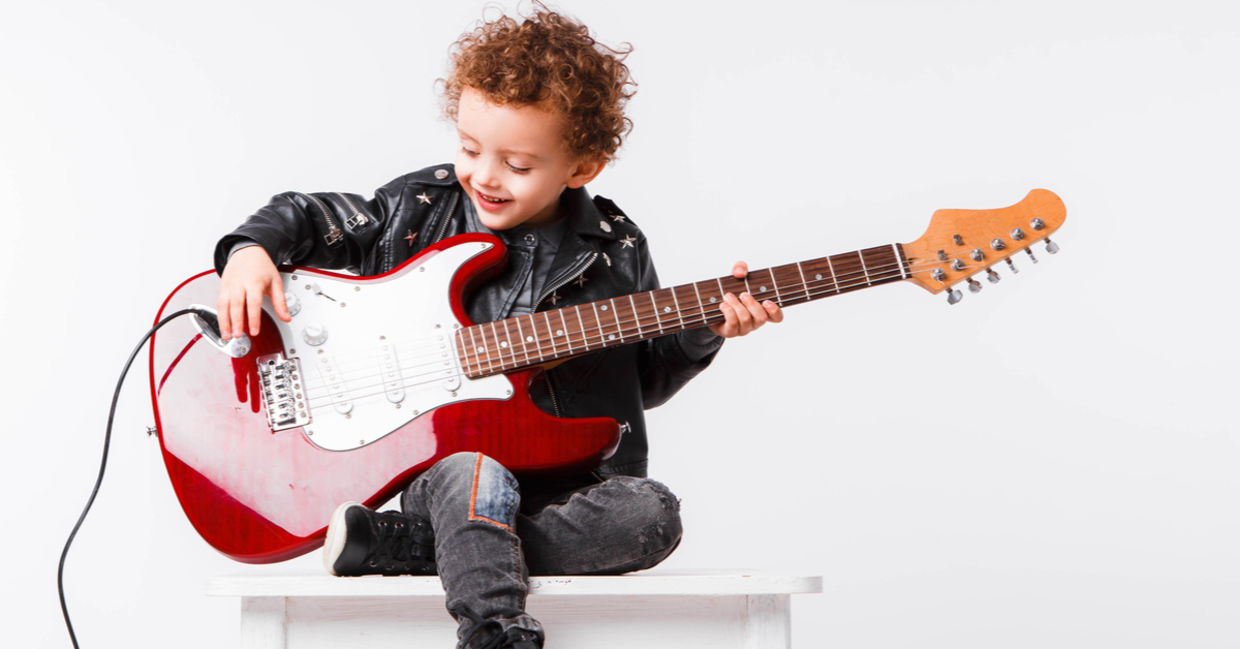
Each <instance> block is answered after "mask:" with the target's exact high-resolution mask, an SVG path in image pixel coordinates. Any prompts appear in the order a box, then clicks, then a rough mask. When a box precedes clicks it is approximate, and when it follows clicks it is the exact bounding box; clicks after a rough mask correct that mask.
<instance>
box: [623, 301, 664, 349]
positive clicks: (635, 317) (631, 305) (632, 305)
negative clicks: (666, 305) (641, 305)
mask: <svg viewBox="0 0 1240 649" xmlns="http://www.w3.org/2000/svg"><path fill="white" fill-rule="evenodd" d="M629 308H631V309H633V323H634V324H636V325H637V339H638V340H641V338H642V319H641V318H640V317H638V315H637V302H635V301H634V300H633V296H632V294H630V295H629ZM655 315H656V316H658V314H657V313H656V314H655Z"/></svg>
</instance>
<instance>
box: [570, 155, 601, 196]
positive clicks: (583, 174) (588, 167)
mask: <svg viewBox="0 0 1240 649" xmlns="http://www.w3.org/2000/svg"><path fill="white" fill-rule="evenodd" d="M606 166H607V161H606V160H580V161H578V162H577V165H576V167H574V168H573V174H572V175H571V176H569V177H568V182H566V183H564V184H565V185H568V186H569V187H571V188H573V189H577V188H578V187H581V186H583V185H585V184H586V183H588V182H590V181H591V180H594V179H595V177H597V176H598V175H599V174H600V173H602V171H603V167H606Z"/></svg>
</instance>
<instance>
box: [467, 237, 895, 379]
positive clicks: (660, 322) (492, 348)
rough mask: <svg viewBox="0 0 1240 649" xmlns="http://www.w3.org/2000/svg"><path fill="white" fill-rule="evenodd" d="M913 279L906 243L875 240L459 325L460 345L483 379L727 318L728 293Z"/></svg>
mask: <svg viewBox="0 0 1240 649" xmlns="http://www.w3.org/2000/svg"><path fill="white" fill-rule="evenodd" d="M907 277H908V262H907V260H906V259H905V256H904V250H903V247H902V246H900V244H890V245H886V246H877V247H874V248H866V249H865V250H857V251H853V252H847V253H843V254H839V255H832V256H830V257H820V258H817V259H809V260H806V261H801V262H797V263H793V264H785V265H783V266H775V267H772V268H764V269H761V270H753V271H750V272H749V275H748V276H746V277H745V278H744V279H738V278H736V277H732V276H727V277H717V278H715V279H708V280H704V281H701V282H694V283H692V284H682V285H680V286H673V287H670V288H660V289H655V290H653V291H646V292H644V293H634V294H632V295H623V296H620V297H614V298H608V299H606V300H599V301H597V302H588V303H586V304H578V305H575V306H569V307H563V308H559V309H551V310H548V311H539V312H537V313H531V314H529V315H522V316H516V317H512V318H507V319H504V320H497V321H495V322H486V323H482V324H477V325H473V326H470V327H465V328H462V329H460V330H458V331H457V333H456V348H457V354H458V356H459V357H460V361H461V367H462V368H463V369H464V370H465V374H466V375H467V376H469V377H471V378H481V377H484V376H490V375H492V374H500V373H504V372H510V371H513V370H517V369H521V368H525V367H531V366H534V365H540V364H542V363H547V362H550V361H555V360H560V359H565V358H569V357H572V356H577V355H580V354H586V353H589V352H593V351H598V350H601V349H606V348H608V347H614V346H617V345H625V344H628V343H632V342H637V341H639V340H645V339H647V338H654V337H657V336H663V335H667V334H671V333H676V332H678V331H684V330H687V329H696V328H699V327H707V326H710V325H713V324H716V323H719V322H722V321H723V314H721V313H720V312H719V305H720V303H722V302H723V296H724V294H726V293H732V294H734V295H740V294H741V293H742V292H747V293H749V294H750V295H752V296H753V297H754V298H755V299H757V300H758V301H759V302H761V301H763V300H771V301H773V302H775V303H776V304H778V305H779V306H781V307H788V306H792V305H794V304H802V303H805V302H809V301H811V300H817V299H819V298H824V297H831V296H832V295H839V294H840V293H847V292H849V291H855V290H858V289H863V288H868V287H871V286H878V285H880V284H888V283H890V282H894V281H898V280H902V279H905V278H907Z"/></svg>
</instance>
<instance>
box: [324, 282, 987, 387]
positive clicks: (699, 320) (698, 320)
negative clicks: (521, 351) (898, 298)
mask: <svg viewBox="0 0 1240 649" xmlns="http://www.w3.org/2000/svg"><path fill="white" fill-rule="evenodd" d="M925 265H926V266H928V267H929V266H937V265H939V264H938V263H937V261H936V262H935V263H929V264H925ZM891 266H892V264H887V265H886V267H891ZM966 268H969V266H967V267H966ZM923 272H929V271H928V270H911V271H910V272H909V273H908V275H909V276H911V275H914V274H919V273H923ZM856 274H857V273H850V275H856ZM842 276H843V275H842ZM875 277H876V278H877V279H879V280H885V279H891V278H893V277H896V276H895V275H886V276H880V275H877V274H876V275H875ZM901 277H903V274H902V275H901ZM872 281H873V280H871V281H867V282H854V283H851V284H847V285H836V284H835V282H832V284H833V286H831V287H829V288H825V289H824V290H819V291H809V292H807V296H806V297H807V298H809V299H812V298H813V297H821V296H823V295H830V294H833V293H837V292H843V291H846V290H851V289H854V288H858V287H860V286H863V285H870V284H872ZM821 282H822V283H826V280H821ZM791 299H792V300H795V299H796V298H791ZM689 311H693V312H695V313H694V315H693V319H691V320H688V321H687V323H688V324H689V325H698V324H703V323H706V322H709V321H710V320H713V319H718V318H719V317H721V315H720V314H719V313H718V311H715V312H714V313H713V314H710V315H707V316H703V315H702V314H701V313H700V308H685V309H680V312H689ZM682 321H684V320H683V318H682ZM686 328H692V327H691V326H690V327H686ZM585 340H586V338H582V339H580V341H581V344H580V346H582V347H584V348H585V349H583V350H582V351H583V352H586V351H596V350H589V349H588V345H586V344H585V342H584V341H585ZM571 341H572V339H571V338H570V342H571ZM512 363H513V365H514V368H513V369H515V367H516V366H517V365H521V364H522V363H521V361H512ZM507 364H508V363H502V364H501V370H500V373H502V372H503V371H506V370H505V369H504V368H503V367H502V365H507ZM467 365H468V363H467ZM493 366H494V363H492V367H493ZM454 370H455V367H449V369H448V370H447V371H446V373H445V370H436V371H435V372H432V373H429V374H428V373H423V374H420V375H419V374H415V375H411V376H407V377H406V376H402V377H401V379H402V380H411V379H412V380H414V381H413V382H412V383H402V384H401V385H400V389H405V388H413V387H417V386H420V385H427V384H431V383H438V382H441V381H442V380H444V379H445V378H449V377H456V376H458V375H457V374H456V372H455V371H454ZM431 375H434V376H435V377H436V378H434V379H432V380H416V379H420V378H421V377H425V376H431ZM375 376H379V375H369V376H367V377H362V378H363V379H365V378H371V377H375ZM466 378H467V379H468V376H466ZM355 380H356V379H355ZM379 385H381V384H368V385H364V386H351V387H350V390H349V393H348V394H347V397H348V398H347V399H345V400H354V399H363V398H368V397H372V396H378V395H381V394H385V393H386V392H387V390H386V389H385V390H380V391H376V392H368V393H364V394H358V391H359V390H369V389H372V388H374V387H378V386H379ZM314 387H317V388H328V390H327V391H328V392H329V393H330V389H329V388H330V386H325V385H320V386H314ZM312 389H314V388H312V387H310V386H307V391H309V390H312ZM332 397H333V395H332V394H316V395H315V396H314V397H310V396H309V395H307V401H308V402H310V405H311V406H313V407H323V406H324V405H333V406H334V405H336V404H337V403H339V401H338V400H337V399H333V398H332ZM324 399H329V400H330V401H328V403H327V404H324V403H323V400H324ZM316 402H317V403H316Z"/></svg>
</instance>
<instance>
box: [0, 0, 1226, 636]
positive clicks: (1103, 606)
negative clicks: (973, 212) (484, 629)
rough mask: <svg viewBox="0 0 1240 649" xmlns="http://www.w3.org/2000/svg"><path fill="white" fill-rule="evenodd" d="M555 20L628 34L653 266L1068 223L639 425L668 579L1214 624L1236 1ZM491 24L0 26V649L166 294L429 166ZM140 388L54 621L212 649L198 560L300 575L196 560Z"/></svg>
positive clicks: (1221, 601)
mask: <svg viewBox="0 0 1240 649" xmlns="http://www.w3.org/2000/svg"><path fill="white" fill-rule="evenodd" d="M560 7H561V8H562V9H564V10H565V11H567V12H569V13H572V14H575V15H576V16H578V17H579V18H581V19H582V20H584V21H585V22H586V23H587V24H589V25H590V26H591V27H592V28H593V29H594V30H595V31H596V32H597V33H598V34H599V35H600V36H601V37H602V39H603V40H605V41H609V42H613V43H614V42H618V41H624V40H627V41H630V42H632V43H633V45H634V46H635V47H636V50H635V52H634V54H633V55H632V57H631V58H630V64H631V66H632V69H633V71H634V75H635V76H636V78H637V80H638V82H639V83H640V90H639V93H638V95H637V97H636V99H635V100H634V101H633V103H632V110H631V115H632V117H633V119H634V121H635V122H636V125H637V128H636V131H635V132H634V133H633V135H632V137H631V139H630V140H629V142H628V144H627V146H626V147H625V148H624V149H623V150H622V152H621V157H620V159H619V161H618V162H617V163H616V164H615V165H614V166H612V167H611V168H609V169H608V170H607V171H605V172H604V174H603V175H602V176H601V177H600V178H599V179H598V180H597V181H596V182H595V183H594V184H593V185H592V189H593V191H595V192H597V193H602V194H604V195H606V196H609V197H612V198H614V199H615V200H616V201H617V202H618V203H619V204H620V205H621V206H622V207H624V209H625V210H626V211H627V212H628V213H629V214H631V215H632V216H633V217H634V219H635V220H636V221H637V222H638V223H639V224H640V225H641V227H642V228H643V229H644V230H645V232H646V233H647V234H648V235H649V237H650V239H651V241H652V242H653V244H652V245H653V253H654V255H655V258H656V260H657V261H658V263H659V269H660V273H661V276H662V279H663V280H664V282H665V283H681V282H687V281H692V280H697V279H702V278H705V277H711V276H715V275H720V274H724V273H726V272H727V270H728V268H729V267H730V265H731V263H732V261H734V260H735V259H738V258H744V259H747V260H749V261H750V262H751V264H752V265H754V266H755V267H764V266H768V265H773V264H778V263H785V262H789V261H793V260H796V259H804V258H809V257H817V256H821V255H824V254H828V253H834V252H842V251H846V250H853V249H856V248H859V247H864V246H869V245H877V244H884V243H890V242H893V241H911V240H913V239H915V238H917V237H918V236H920V234H921V232H922V230H923V228H924V227H925V225H926V223H927V222H928V220H929V217H930V214H931V213H932V212H933V211H934V210H935V209H938V208H993V207H1001V206H1006V205H1009V204H1011V203H1013V202H1015V201H1017V200H1019V199H1020V198H1021V197H1022V196H1024V194H1025V193H1026V192H1027V191H1028V190H1029V189H1032V188H1034V187H1046V188H1049V189H1052V190H1054V191H1056V192H1057V193H1059V194H1060V195H1061V196H1062V197H1063V199H1064V201H1065V202H1066V203H1067V206H1068V221H1067V224H1066V225H1065V226H1064V228H1063V229H1062V231H1061V232H1060V234H1059V236H1058V237H1056V239H1057V241H1058V242H1059V243H1060V244H1061V245H1062V247H1063V251H1062V252H1061V253H1060V254H1059V255H1058V256H1056V257H1049V256H1048V255H1046V254H1044V253H1043V254H1041V257H1042V263H1040V264H1038V265H1037V266H1036V267H1033V266H1031V265H1030V264H1028V263H1022V262H1020V261H1018V263H1020V264H1021V267H1022V270H1023V272H1022V273H1021V274H1019V275H1017V276H1011V275H1010V273H1006V272H1003V274H1004V276H1005V279H1004V281H1003V282H1002V283H1000V284H999V285H997V286H993V287H992V286H989V285H987V288H986V289H985V290H984V291H983V292H982V293H981V294H980V295H977V296H973V295H969V294H967V293H966V297H965V300H964V302H963V303H962V304H959V305H956V306H954V307H949V306H948V305H947V304H946V303H945V302H944V301H943V299H942V297H941V296H930V295H929V294H928V293H925V292H924V291H921V290H918V289H916V288H915V287H913V286H911V285H907V284H901V285H899V286H892V287H883V288H880V289H877V290H874V291H866V292H863V293H860V294H851V295H849V296H844V297H841V298H837V299H833V300H826V301H822V302H815V303H814V304H812V305H807V306H801V307H797V308H795V309H792V310H790V311H789V312H788V318H787V321H786V322H785V323H784V324H782V325H780V326H777V327H776V326H772V327H771V328H770V330H769V331H763V332H760V333H759V334H756V335H754V336H753V337H750V338H747V339H742V340H738V341H733V342H729V343H728V345H727V346H726V348H725V350H724V351H723V353H722V354H721V355H720V357H719V358H718V360H717V362H716V364H715V366H714V367H712V369H711V370H710V371H709V372H707V373H706V374H704V375H703V376H702V377H700V378H699V379H698V380H696V381H695V382H694V383H693V384H691V385H690V386H689V387H688V388H686V389H685V390H684V392H683V393H682V394H681V395H679V396H678V397H677V398H676V399H674V400H673V401H672V402H671V403H670V404H669V405H667V406H664V407H662V408H660V409H658V410H655V411H652V412H651V413H649V415H650V428H651V442H652V447H653V448H652V464H651V472H652V475H653V476H654V477H657V478H659V479H661V480H663V481H665V482H667V483H668V484H669V485H670V486H672V488H673V489H674V490H676V491H677V493H678V494H679V495H680V496H681V497H682V498H683V501H684V503H683V511H684V518H685V521H686V527H687V531H686V535H685V540H684V543H683V544H682V546H681V548H680V549H679V550H678V551H677V552H676V554H675V555H674V556H673V557H671V558H670V559H669V560H668V561H667V562H666V563H665V564H664V567H663V568H662V569H665V570H669V571H676V570H690V569H699V568H713V567H737V568H742V567H743V568H753V569H770V570H781V571H793V572H800V573H811V574H821V575H823V576H824V577H825V581H824V583H825V593H824V594H822V595H820V596H810V597H804V598H801V599H799V600H798V601H797V602H796V604H795V610H794V626H795V641H796V644H797V646H800V647H818V646H821V647H905V646H936V647H939V646H941V647H953V648H954V649H958V648H963V647H978V648H981V647H993V646H1004V647H1044V646H1068V647H1097V646H1125V647H1165V646H1176V647H1224V646H1229V647H1234V646H1237V645H1238V644H1240V631H1238V630H1237V628H1236V625H1235V620H1236V610H1237V606H1240V549H1238V548H1240V518H1238V516H1237V507H1236V497H1237V494H1238V493H1240V471H1237V466H1238V464H1240V462H1238V460H1240V448H1238V446H1240V431H1238V430H1237V426H1236V423H1235V420H1234V418H1233V412H1234V411H1233V410H1232V408H1230V407H1229V406H1232V405H1233V404H1234V403H1235V399H1236V394H1237V387H1238V382H1237V379H1236V378H1235V374H1234V368H1235V367H1236V364H1237V361H1240V348H1238V346H1237V344H1236V338H1235V334H1234V332H1235V330H1236V325H1237V322H1236V320H1237V318H1236V302H1237V301H1236V298H1235V290H1234V289H1233V288H1232V287H1231V284H1230V281H1229V280H1230V279H1231V275H1232V269H1233V268H1234V266H1235V264H1234V262H1233V261H1232V260H1231V259H1230V257H1229V252H1230V247H1231V245H1232V244H1233V243H1234V241H1235V240H1236V238H1237V235H1240V227H1238V226H1237V222H1238V221H1240V219H1238V218H1237V217H1240V214H1238V211H1240V210H1238V209H1237V207H1236V201H1235V196H1234V191H1233V190H1234V188H1235V186H1236V184H1237V178H1240V173H1238V172H1240V163H1238V162H1237V150H1238V149H1240V127H1237V115H1240V87H1238V86H1237V78H1238V73H1240V69H1238V68H1240V66H1238V65H1237V62H1238V61H1240V28H1238V27H1237V24H1240V23H1238V22H1237V19H1238V18H1240V15H1238V12H1237V10H1236V8H1235V5H1234V4H1233V3H1227V2H1215V3H1209V2H1180V3H1175V4H1169V3H1143V2H1131V1H1130V2H1079V1H1078V2H1026V3H998V2H993V3H985V2H967V1H963V0H961V1H947V0H944V1H939V2H911V1H905V2H896V1H890V2H816V3H804V4H800V3H789V2H780V1H771V2H763V3H744V4H740V3H738V4H728V3H711V4H691V3H672V2H623V3H620V2H597V1H588V2H587V1H585V0H571V1H569V0H566V1H565V2H564V3H562V4H561V5H560ZM481 11H482V6H481V5H480V4H478V3H473V2H470V3H446V2H440V3H436V4H434V5H429V4H427V3H414V2H408V1H407V2H398V1H395V0H392V1H384V2H379V1H375V2H361V3H347V4H346V3H333V2H304V1H302V2H292V1H282V2H238V1H234V0H225V1H220V2H213V3H196V4H192V5H191V4H189V3H177V2H154V1H139V0H115V1H110V2H102V1H100V2H90V1H87V0H81V1H77V2H44V3H22V4H20V5H19V4H18V3H6V4H5V5H4V8H3V9H0V88H2V89H3V90H2V92H3V102H0V111H2V112H3V119H0V211H2V217H0V218H3V230H2V232H3V235H2V236H0V246H2V250H3V254H0V263H2V264H3V267H2V272H0V309H2V314H3V317H2V320H0V327H2V328H0V340H3V341H4V343H5V344H4V348H5V354H4V363H3V364H4V366H5V367H6V368H8V371H7V372H5V376H4V379H3V380H4V386H3V387H4V389H3V396H2V398H3V404H4V405H3V413H4V421H5V423H4V429H5V430H4V440H5V442H6V443H5V446H4V450H3V455H2V457H3V468H2V473H0V480H3V483H2V485H0V488H3V490H4V493H5V494H6V496H7V497H6V500H5V502H6V505H7V506H6V507H5V510H4V513H5V516H4V523H3V528H4V533H3V535H2V537H3V541H2V542H3V544H4V546H3V554H2V555H0V557H2V558H3V562H4V564H5V565H6V566H7V568H6V574H5V576H4V578H3V579H0V584H3V585H2V586H0V588H3V596H4V606H3V607H2V608H0V615H2V616H3V619H4V622H5V624H4V629H5V631H4V641H3V643H4V644H5V645H6V646H13V647H63V646H67V645H68V639H67V637H66V635H65V632H64V629H63V627H62V625H61V621H60V613H59V610H58V609H57V605H56V592H55V586H54V573H55V564H56V559H57V556H58V554H59V551H60V548H61V545H62V543H63V541H64V539H65V536H66V535H67V534H68V532H69V529H70V527H71V526H72V523H73V520H74V518H75V517H76V515H77V513H78V511H79V509H80V507H81V506H82V504H83V503H84V502H85V499H86V496H87V494H88V491H89V488H90V485H91V483H92V481H93V479H94V475H95V471H96V468H97V466H98V453H99V449H100V446H101V443H102V433H103V425H104V419H105V416H106V412H107V406H108V402H109V399H110V397H111V392H112V386H113V384H114V381H115V380H116V378H115V377H116V375H117V372H118V371H119V370H120V367H121V364H122V362H123V361H124V359H125V357H126V355H127V354H128V352H129V350H130V348H131V346H132V345H133V344H135V342H136V341H137V338H138V337H139V335H140V334H141V333H142V332H143V331H145V330H146V328H147V326H148V325H149V324H150V322H151V320H152V318H153V316H154V314H155V311H156V308H157V307H158V306H159V304H160V302H161V301H162V299H163V298H164V296H165V295H166V294H167V293H168V292H169V291H170V290H171V289H172V288H173V287H174V286H176V284H177V283H178V282H179V281H180V280H181V279H183V278H185V277H187V276H189V275H190V274H192V273H195V272H197V271H199V270H203V269H205V268H207V267H208V266H209V265H210V252H211V249H212V245H213V243H214V241H215V240H216V238H218V237H219V236H220V235H221V234H223V233H224V232H226V231H228V230H229V229H231V228H232V227H233V225H235V224H236V223H237V222H239V221H240V220H241V219H242V218H244V217H245V216H246V215H247V214H249V213H250V211H251V210H253V209H254V208H256V207H257V206H259V205H261V204H263V203H264V202H265V201H266V200H267V198H268V197H269V196H270V195H271V194H274V193H276V192H279V191H283V190H286V189H298V190H338V189H339V190H349V191H357V192H362V193H368V192H369V191H371V190H372V189H373V188H375V187H377V186H379V185H381V184H383V183H384V182H386V181H387V180H389V179H391V178H393V177H395V176H397V175H399V174H400V173H403V172H405V171H408V170H411V169H414V168H420V167H422V166H424V165H427V164H432V163H436V162H440V161H444V160H448V159H451V158H452V156H453V151H454V138H453V136H452V129H451V128H450V125H449V124H447V123H446V122H444V121H443V120H442V119H441V118H439V117H438V102H437V98H436V96H435V94H434V91H433V80H434V79H435V78H436V77H437V76H440V75H441V74H443V72H444V69H445V65H446V60H447V49H448V45H449V44H450V43H451V42H452V41H453V40H454V39H455V37H456V36H457V35H458V34H459V33H460V32H461V31H462V30H463V29H465V28H466V27H468V26H470V25H471V24H472V22H473V21H475V20H476V19H477V18H478V17H479V16H480V15H481ZM1039 250H1040V246H1039ZM147 390H148V388H147V384H146V377H145V373H144V371H143V370H142V368H141V367H139V368H137V369H135V371H134V372H133V373H132V375H131V378H130V380H129V383H128V385H127V387H126V389H125V391H124V395H123V400H122V405H121V408H120V411H119V414H118V417H117V427H116V437H115V439H114V441H113V454H112V459H111V462H110V465H109V472H110V473H109V475H108V477H107V480H106V481H105V483H104V487H103V491H102V495H101V497H100V499H99V501H98V504H97V506H96V509H95V511H94V512H93V513H92V515H91V518H90V519H88V521H87V523H86V525H85V526H84V527H83V530H82V532H81V534H80V535H79V537H78V541H77V543H76V545H75V548H74V550H73V552H72V553H71V555H70V557H69V564H68V595H69V601H70V605H71V607H72V611H73V613H74V614H75V620H76V623H77V629H78V632H79V636H80V638H81V639H82V641H83V642H84V643H85V645H84V646H87V647H105V646H138V647H147V646H150V647H154V646H167V645H170V644H173V643H175V644H176V645H177V646H185V647H223V646H231V645H233V644H234V643H235V642H236V639H237V612H236V603H235V602H234V601H230V600H215V599H208V598H207V597H206V596H204V595H203V590H204V584H205V581H206V580H207V579H208V578H209V577H210V576H213V575H217V574H227V573H233V574H235V573H254V574H271V573H286V572H294V573H297V572H302V573H305V572H317V571H319V570H321V568H320V567H319V564H318V557H317V555H310V556H308V557H304V558H301V559H298V560H295V561H292V562H288V563H285V564H279V565H273V566H245V565H241V564H237V563H234V562H232V561H230V560H228V559H226V558H223V557H222V556H220V555H218V554H217V553H216V552H215V551H214V550H212V549H211V548H210V547H208V546H207V545H206V544H205V543H203V542H202V541H201V540H199V539H198V537H197V536H196V535H195V533H194V532H193V531H192V529H191V528H190V527H189V525H188V524H187V522H186V521H185V519H184V516H183V515H182V514H181V512H180V509H179V506H178V505H177V503H176V501H175V498H174V497H173V494H172V490H171V488H170V486H169V484H168V480H167V477H166V475H165V473H164V469H163V466H162V462H161V460H160V457H159V454H158V444H157V442H156V441H155V440H154V439H153V438H147V437H146V436H145V435H144V434H143V431H144V428H145V426H147V425H148V424H149V423H151V422H152V421H153V419H152V415H151V413H150V406H149V400H148V392H147ZM553 633H554V631H553ZM14 634H16V638H14ZM552 637H553V638H554V636H552ZM550 646H552V647H555V646H556V645H555V644H554V639H553V640H552V644H551V645H550ZM618 646H619V645H618Z"/></svg>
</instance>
